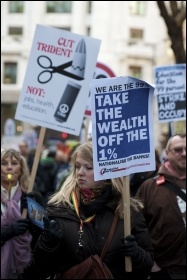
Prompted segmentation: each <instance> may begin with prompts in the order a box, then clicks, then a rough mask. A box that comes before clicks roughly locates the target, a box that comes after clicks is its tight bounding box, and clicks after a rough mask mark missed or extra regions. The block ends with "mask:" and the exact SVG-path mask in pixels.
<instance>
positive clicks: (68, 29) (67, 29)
mask: <svg viewBox="0 0 187 280" xmlns="http://www.w3.org/2000/svg"><path fill="white" fill-rule="evenodd" d="M54 27H55V28H59V29H63V30H66V31H69V32H71V27H65V26H63V27H59V26H54Z"/></svg>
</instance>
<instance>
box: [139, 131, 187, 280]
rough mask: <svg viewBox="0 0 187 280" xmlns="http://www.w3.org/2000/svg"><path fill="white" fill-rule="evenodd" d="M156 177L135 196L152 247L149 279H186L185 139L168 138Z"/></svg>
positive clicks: (181, 136)
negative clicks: (152, 262) (141, 202)
mask: <svg viewBox="0 0 187 280" xmlns="http://www.w3.org/2000/svg"><path fill="white" fill-rule="evenodd" d="M165 151H166V155H167V160H166V161H165V162H164V163H163V164H162V165H161V167H160V169H159V171H158V176H157V177H155V178H151V179H148V180H146V181H145V182H144V183H143V184H142V185H141V186H140V188H139V190H138V192H137V196H138V197H140V198H141V199H142V201H143V202H144V204H145V208H144V209H143V213H144V216H145V219H146V222H147V225H148V229H149V233H150V235H151V239H152V243H153V246H154V256H155V264H154V266H153V268H152V273H151V279H186V231H185V225H186V197H185V193H186V135H183V134H176V135H174V136H172V137H171V138H170V139H169V141H168V143H167V146H166V150H165Z"/></svg>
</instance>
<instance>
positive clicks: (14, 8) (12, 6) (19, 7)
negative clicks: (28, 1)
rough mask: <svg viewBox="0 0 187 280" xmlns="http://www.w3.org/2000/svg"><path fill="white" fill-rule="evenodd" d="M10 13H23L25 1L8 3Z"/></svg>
mask: <svg viewBox="0 0 187 280" xmlns="http://www.w3.org/2000/svg"><path fill="white" fill-rule="evenodd" d="M8 2H9V13H23V8H24V1H8Z"/></svg>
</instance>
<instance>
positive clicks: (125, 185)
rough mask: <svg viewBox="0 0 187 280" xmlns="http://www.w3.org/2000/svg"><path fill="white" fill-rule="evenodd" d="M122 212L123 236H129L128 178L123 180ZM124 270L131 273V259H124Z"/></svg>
mask: <svg viewBox="0 0 187 280" xmlns="http://www.w3.org/2000/svg"><path fill="white" fill-rule="evenodd" d="M123 180H124V183H123V190H122V200H123V207H124V208H123V211H124V234H125V236H127V235H130V234H131V221H130V188H129V176H125V177H124V178H123ZM125 269H126V271H127V272H131V271H132V262H131V257H125Z"/></svg>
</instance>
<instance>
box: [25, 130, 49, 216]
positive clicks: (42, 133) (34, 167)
mask: <svg viewBox="0 0 187 280" xmlns="http://www.w3.org/2000/svg"><path fill="white" fill-rule="evenodd" d="M45 132H46V128H45V127H41V129H40V134H39V139H38V143H37V147H36V153H35V157H34V162H33V165H32V170H31V176H30V180H29V187H28V191H27V192H28V193H29V192H32V189H33V186H34V180H35V177H36V171H37V168H38V162H39V160H40V156H41V151H42V145H43V141H44V137H45ZM26 217H27V208H24V209H23V212H22V218H26Z"/></svg>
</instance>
